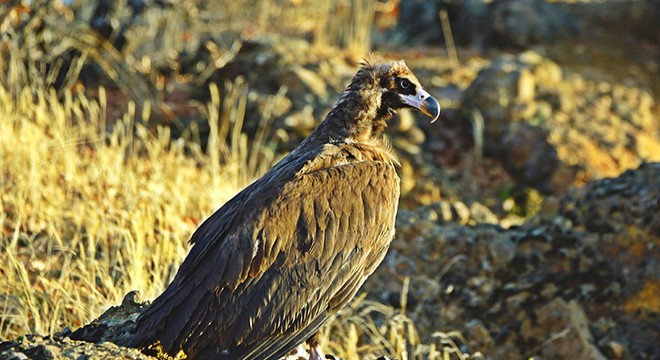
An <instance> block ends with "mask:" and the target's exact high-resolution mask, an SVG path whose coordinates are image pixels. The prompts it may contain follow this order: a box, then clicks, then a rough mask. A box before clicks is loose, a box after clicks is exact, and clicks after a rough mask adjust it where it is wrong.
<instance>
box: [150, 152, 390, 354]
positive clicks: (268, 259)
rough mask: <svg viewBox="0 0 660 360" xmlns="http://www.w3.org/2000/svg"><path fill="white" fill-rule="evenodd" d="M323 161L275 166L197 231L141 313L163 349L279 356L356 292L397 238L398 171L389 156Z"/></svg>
mask: <svg viewBox="0 0 660 360" xmlns="http://www.w3.org/2000/svg"><path fill="white" fill-rule="evenodd" d="M315 161H316V160H315ZM315 161H311V162H309V163H308V164H306V165H305V167H304V168H302V169H299V171H295V172H293V173H290V174H291V175H287V171H286V170H285V169H282V167H278V166H276V167H274V168H273V169H271V171H274V174H271V172H270V171H269V173H267V174H266V175H264V177H263V178H262V179H260V180H258V181H257V182H255V183H253V184H252V185H251V186H249V187H248V188H246V189H245V190H244V191H242V192H241V193H239V194H238V195H237V196H236V197H235V198H234V199H232V200H231V201H230V202H229V203H227V204H226V205H225V206H223V207H222V208H221V209H220V210H218V212H216V214H214V215H213V216H212V217H210V218H209V219H208V220H207V221H206V222H205V223H204V224H203V225H202V226H201V227H200V228H199V229H198V230H197V232H196V234H195V235H194V236H193V240H196V243H195V246H194V247H193V249H192V250H191V252H190V254H189V255H188V257H187V258H186V260H185V261H184V263H183V264H182V266H181V268H180V269H179V272H178V273H177V276H176V278H175V280H174V282H173V283H172V285H170V286H169V287H168V289H167V290H166V291H165V292H164V293H163V294H162V295H161V296H160V297H159V298H158V299H156V300H155V301H154V304H153V305H152V306H151V307H150V308H149V309H148V310H147V311H146V312H145V313H144V314H143V316H142V318H141V320H140V321H141V322H143V324H141V328H145V329H150V330H149V331H150V332H151V337H153V338H156V339H159V340H160V341H161V344H162V346H163V349H164V350H165V351H168V352H174V353H176V352H177V351H178V349H179V348H182V349H183V350H184V351H186V353H192V355H194V353H195V352H197V351H201V353H207V354H211V353H213V352H214V351H215V349H216V348H219V349H226V350H228V351H225V352H224V354H215V355H213V356H214V357H217V358H231V359H240V358H246V357H247V358H254V359H270V358H278V357H280V356H283V355H286V353H288V352H289V351H290V350H291V349H293V348H294V347H295V346H297V345H298V344H299V343H301V342H303V341H305V340H306V338H307V337H309V336H311V335H312V334H313V333H314V332H315V331H316V330H317V329H318V327H319V326H320V325H321V324H322V323H323V321H324V320H325V319H326V318H327V316H328V315H329V314H332V313H334V312H336V311H337V310H339V309H341V308H342V307H343V306H344V305H345V304H346V303H347V302H348V301H349V300H350V299H351V298H352V297H353V296H354V295H355V293H356V291H357V290H358V288H359V287H360V285H362V283H363V282H364V280H365V279H366V276H368V275H369V274H371V272H373V270H374V269H375V267H376V266H377V265H378V264H379V263H380V261H381V260H382V257H383V256H384V254H385V252H386V250H387V247H388V246H389V242H390V241H391V238H392V236H393V222H394V217H395V213H396V205H397V201H398V196H399V190H398V189H399V185H398V182H399V178H398V176H397V175H396V172H395V169H394V166H393V165H392V164H390V163H386V162H375V161H359V162H352V163H351V162H348V163H346V162H335V163H333V162H332V161H331V162H330V164H328V161H316V162H317V163H318V164H317V165H316V166H310V165H309V164H310V163H311V164H312V165H314V162H315ZM278 165H279V164H278ZM285 166H286V165H285ZM292 166H293V165H292ZM278 172H279V173H278ZM201 353H200V354H199V355H202V354H201ZM221 355H225V356H224V357H223V356H221ZM203 357H206V356H203ZM208 357H211V356H210V355H209V356H208Z"/></svg>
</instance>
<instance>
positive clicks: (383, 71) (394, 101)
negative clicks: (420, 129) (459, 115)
mask: <svg viewBox="0 0 660 360" xmlns="http://www.w3.org/2000/svg"><path fill="white" fill-rule="evenodd" d="M365 66H369V65H365ZM372 68H373V75H374V76H373V78H374V80H375V81H376V82H377V86H379V87H380V91H381V109H380V111H379V112H380V113H385V112H387V114H392V113H393V112H394V111H396V110H399V109H403V108H413V109H417V110H419V111H421V112H422V113H423V114H425V115H426V116H428V117H430V118H431V122H433V121H435V120H437V119H438V116H439V115H440V105H439V104H438V101H437V100H436V99H435V98H433V96H431V95H430V94H429V93H428V92H426V90H424V88H422V85H421V84H420V83H419V80H417V77H415V75H414V74H413V73H412V71H410V69H408V67H407V66H406V64H405V63H404V62H403V61H391V62H386V63H381V64H377V65H374V66H372Z"/></svg>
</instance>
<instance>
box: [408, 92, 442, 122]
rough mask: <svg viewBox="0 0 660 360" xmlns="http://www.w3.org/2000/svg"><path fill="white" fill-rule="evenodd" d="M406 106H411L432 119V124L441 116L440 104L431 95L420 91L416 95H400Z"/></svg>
mask: <svg viewBox="0 0 660 360" xmlns="http://www.w3.org/2000/svg"><path fill="white" fill-rule="evenodd" d="M399 96H400V97H401V101H403V103H404V104H406V105H410V106H412V107H414V108H415V109H417V110H419V111H421V112H422V113H423V114H425V115H426V116H428V117H430V118H431V119H433V120H431V122H434V121H436V120H438V116H440V104H438V100H436V99H435V98H434V97H433V96H431V94H429V93H427V92H426V91H424V89H419V91H417V94H415V95H399Z"/></svg>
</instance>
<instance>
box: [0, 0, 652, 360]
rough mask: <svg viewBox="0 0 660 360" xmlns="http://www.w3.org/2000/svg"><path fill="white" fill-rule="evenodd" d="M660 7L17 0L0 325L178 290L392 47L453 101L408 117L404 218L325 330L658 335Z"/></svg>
mask: <svg viewBox="0 0 660 360" xmlns="http://www.w3.org/2000/svg"><path fill="white" fill-rule="evenodd" d="M658 19H660V1H655V0H628V1H626V0H602V1H589V0H584V1H578V0H574V1H571V0H565V1H562V0H556V1H551V0H490V1H489V0H429V1H417V0H332V1H310V0H247V1H225V0H220V1H201V0H199V1H192V0H190V1H186V0H119V1H106V0H98V1H94V0H89V1H63V0H58V1H55V0H53V1H48V0H44V1H9V0H0V159H1V160H0V210H2V212H0V237H1V241H0V244H2V249H3V252H2V253H1V254H0V260H1V261H2V263H3V264H5V266H4V267H2V268H0V340H9V339H14V338H16V337H18V336H19V335H22V334H26V333H35V334H41V335H48V334H56V333H57V334H59V335H60V336H64V335H67V334H69V333H70V330H68V329H67V327H68V328H71V329H76V328H78V327H80V326H83V325H84V324H86V323H87V322H89V321H90V320H91V319H93V318H95V317H96V316H98V315H99V314H100V313H101V312H102V311H103V310H105V309H107V308H108V307H109V306H111V305H117V304H119V303H120V302H121V300H122V298H123V296H124V294H125V293H127V292H128V291H131V290H139V291H140V292H141V293H142V295H143V297H144V298H145V299H151V298H153V297H154V296H156V295H157V294H159V293H160V292H161V291H162V290H163V289H164V287H165V286H166V285H167V284H168V283H169V281H170V280H171V279H172V277H173V275H174V273H175V272H176V269H177V268H178V264H180V262H181V261H182V259H183V258H184V256H185V254H186V252H187V250H188V245H187V240H188V239H189V237H190V235H191V234H192V232H193V231H194V229H195V228H196V226H197V225H198V224H199V223H200V222H201V221H203V220H204V219H205V218H206V217H207V216H209V215H210V214H211V213H212V212H213V211H214V210H215V209H217V208H218V207H220V206H221V205H222V204H223V203H224V202H225V201H227V200H228V199H230V198H231V196H233V194H235V193H236V192H237V191H239V190H240V189H241V188H242V187H244V186H245V185H247V184H249V183H250V182H251V181H252V180H253V179H255V178H256V177H258V176H260V175H261V174H262V173H263V172H265V171H266V170H267V169H268V168H270V166H271V165H272V164H274V162H276V161H277V160H278V159H279V158H281V157H282V156H283V155H285V154H286V153H287V152H288V151H290V150H292V149H293V148H295V147H296V146H297V144H299V143H300V141H301V140H302V139H304V137H305V136H306V135H307V134H309V132H310V131H311V130H312V129H313V128H314V127H315V126H316V125H317V124H318V123H319V121H320V120H321V119H322V118H323V116H324V115H325V114H326V113H327V111H328V110H329V109H330V107H331V106H332V105H333V104H334V102H335V101H336V100H337V98H338V97H339V95H340V94H341V92H342V91H343V89H344V87H345V86H346V85H347V83H348V81H349V80H350V78H351V76H352V75H353V74H354V73H355V71H356V69H357V67H358V66H359V62H360V61H361V60H362V59H363V58H364V57H366V56H367V55H368V54H369V53H374V54H377V55H378V56H380V57H382V58H385V59H403V60H405V61H406V63H407V64H408V66H409V67H410V68H411V69H412V70H413V72H414V73H415V74H416V75H417V77H418V78H419V79H420V81H421V83H422V84H423V85H424V86H425V88H426V89H427V90H428V91H429V92H430V93H431V94H432V95H434V96H435V97H436V98H437V99H438V100H439V101H440V104H441V107H442V113H441V118H440V120H439V121H438V122H436V123H434V124H430V123H428V121H427V120H425V119H424V118H423V117H421V116H418V114H416V113H413V112H407V111H402V112H401V113H400V114H399V115H397V116H395V117H394V118H393V119H392V121H391V122H390V124H389V127H388V129H387V131H386V132H387V134H388V136H389V137H390V138H391V139H392V143H393V147H394V148H395V150H396V152H397V154H398V156H399V158H400V159H401V168H400V169H399V170H400V175H401V178H402V197H401V206H400V209H401V210H400V213H399V216H398V219H397V229H398V235H397V238H396V240H395V241H394V243H393V245H392V249H391V251H390V253H389V254H388V256H387V258H386V259H385V261H384V263H383V264H382V265H381V267H380V268H379V270H378V271H377V272H376V274H374V276H373V277H372V278H371V279H370V280H369V281H368V282H367V284H365V287H364V291H363V293H362V294H361V295H360V296H358V298H357V299H356V300H355V301H354V302H353V304H352V305H351V306H350V307H348V308H347V309H345V310H344V311H342V312H341V313H340V314H338V316H337V317H336V318H335V319H333V320H332V321H331V322H330V323H329V324H328V325H327V326H325V327H324V330H323V336H324V341H325V342H326V343H327V344H328V345H327V346H326V351H327V352H329V353H334V354H336V355H338V356H341V357H344V358H347V359H353V358H364V357H367V358H370V357H372V358H375V357H378V356H381V355H389V356H392V357H397V358H401V359H435V358H437V359H449V358H452V359H453V358H457V359H459V358H460V359H469V358H493V359H522V358H532V357H533V358H542V359H566V358H573V359H601V358H614V359H628V358H630V359H633V358H634V359H652V358H658V357H660V350H659V349H658V348H657V342H658V339H660V328H659V327H658V325H657V324H658V323H659V322H658V312H659V311H660V296H659V295H658V294H660V265H658V264H659V263H658V261H659V259H660V253H659V252H660V250H658V246H659V245H660V215H659V214H660V169H659V167H658V164H657V163H656V164H654V163H653V162H658V161H660V116H659V115H660V105H659V104H658V101H657V96H658V93H659V92H660V20H658ZM392 279H394V280H396V281H393V280H392ZM30 341H33V340H30ZM35 344H37V341H36V340H34V343H33V344H32V345H34V346H36V345H35ZM25 346H27V345H25ZM2 349H3V348H2V346H0V355H2ZM7 351H9V350H7ZM28 353H29V351H28ZM5 355H6V354H5Z"/></svg>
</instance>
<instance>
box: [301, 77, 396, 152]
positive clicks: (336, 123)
mask: <svg viewBox="0 0 660 360" xmlns="http://www.w3.org/2000/svg"><path fill="white" fill-rule="evenodd" d="M357 80H361V81H357ZM390 117H391V115H390V113H389V111H387V110H382V107H381V89H380V88H379V87H378V86H376V82H375V81H374V80H373V79H371V81H365V79H356V78H354V79H353V81H352V82H351V84H350V85H349V86H348V88H347V89H346V91H344V93H343V94H342V95H341V97H340V98H339V100H338V101H337V103H336V104H335V105H334V106H333V107H332V110H330V113H328V115H327V116H326V117H325V119H324V120H323V122H322V123H321V124H320V125H319V126H318V127H317V128H316V129H315V130H314V132H313V133H312V135H310V137H314V138H316V139H317V140H321V141H327V142H347V141H352V142H371V141H373V140H375V139H380V138H381V137H382V133H383V130H384V129H385V127H386V126H387V120H388V119H389V118H390Z"/></svg>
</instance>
